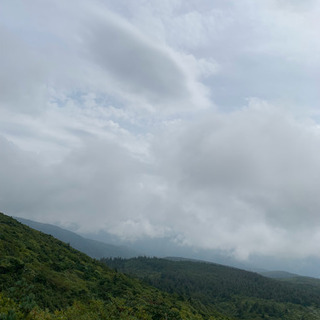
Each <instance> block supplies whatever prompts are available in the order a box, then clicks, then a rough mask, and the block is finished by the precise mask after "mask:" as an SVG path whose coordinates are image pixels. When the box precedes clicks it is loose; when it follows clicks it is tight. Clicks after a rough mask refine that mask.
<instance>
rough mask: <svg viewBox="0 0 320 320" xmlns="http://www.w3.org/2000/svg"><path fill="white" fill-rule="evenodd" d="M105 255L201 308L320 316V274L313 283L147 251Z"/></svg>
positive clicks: (247, 314)
mask: <svg viewBox="0 0 320 320" xmlns="http://www.w3.org/2000/svg"><path fill="white" fill-rule="evenodd" d="M103 261H104V262H105V263H106V264H107V265H109V266H110V267H112V268H115V269H117V270H118V271H121V272H125V273H126V274H131V275H135V276H137V277H139V278H141V279H143V280H144V281H145V282H146V283H148V284H151V285H153V286H155V287H157V288H159V289H161V290H165V291H167V292H170V293H178V294H179V295H181V296H183V297H184V299H188V301H190V302H191V304H192V305H193V306H194V307H196V308H198V309H199V310H207V311H208V310H209V311H210V310H212V309H214V310H219V311H220V312H221V313H223V314H225V315H227V316H230V317H232V318H236V319H274V320H275V319H287V320H289V319H292V320H295V319H304V320H307V319H320V286H319V282H318V281H316V280H317V279H314V282H313V283H314V284H313V285H311V284H310V282H309V283H295V282H292V281H279V280H275V279H269V278H266V277H263V276H261V275H259V274H257V273H252V272H248V271H243V270H240V269H236V268H231V267H226V266H222V265H218V264H213V263H205V262H196V261H173V260H167V259H157V258H143V257H141V258H133V259H129V260H125V259H104V260H103ZM309 281H312V280H311V279H309Z"/></svg>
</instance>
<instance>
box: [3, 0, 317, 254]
mask: <svg viewBox="0 0 320 320" xmlns="http://www.w3.org/2000/svg"><path fill="white" fill-rule="evenodd" d="M0 3H1V8H2V9H1V13H0V40H1V43H3V44H4V46H3V50H1V52H0V69H1V71H2V72H1V73H0V181H1V184H0V210H1V211H3V212H6V213H8V214H11V215H16V216H23V217H26V218H31V219H35V220H40V221H43V222H51V223H58V224H61V225H64V226H69V227H72V228H74V229H78V230H80V231H86V232H98V231H99V230H102V231H106V232H108V233H111V234H114V235H116V236H119V237H121V238H123V239H129V240H136V239H140V240H143V239H150V238H154V239H156V238H162V237H165V238H166V239H171V241H173V242H175V244H176V245H180V246H190V247H193V248H199V249H210V250H211V249H212V250H219V252H227V253H228V254H232V255H233V256H235V257H237V258H238V259H242V260H243V259H247V258H248V257H250V256H251V255H265V256H278V257H287V258H288V259H289V258H292V257H293V258H305V257H312V256H317V257H318V256H319V251H318V248H317V244H318V243H319V240H320V239H319V238H320V214H319V212H320V200H319V196H318V194H317V192H318V190H319V189H320V129H319V101H320V97H319V91H318V83H319V81H318V80H319V75H318V73H317V72H315V70H318V69H319V67H320V61H319V54H318V53H319V52H318V51H319V46H318V45H317V43H316V41H315V39H316V37H317V30H318V29H319V28H318V27H320V26H319V21H318V20H319V19H318V14H319V8H320V6H319V4H318V2H316V1H305V2H304V3H303V4H302V3H300V2H297V1H267V0H266V1H264V0H262V1H259V2H257V1H253V0H246V1H243V2H242V3H241V4H239V3H238V2H237V1H233V0H230V1H213V2H212V1H202V2H201V3H199V2H197V1H193V0H190V1H180V0H175V1H164V0H161V1H160V0H159V1H158V0H156V1H142V0H141V1H140V0H138V1H135V2H134V4H133V2H132V3H131V2H128V1H124V0H117V1H112V0H105V1H102V0H101V1H98V0H97V1H91V2H90V1H85V0H83V1H68V2H67V3H66V2H64V1H46V2H41V1H37V0H32V1H30V2H29V3H28V5H26V4H23V3H22V2H18V1H13V2H7V1H1V0H0ZM48 12H50V14H48ZM40 25H41V27H40Z"/></svg>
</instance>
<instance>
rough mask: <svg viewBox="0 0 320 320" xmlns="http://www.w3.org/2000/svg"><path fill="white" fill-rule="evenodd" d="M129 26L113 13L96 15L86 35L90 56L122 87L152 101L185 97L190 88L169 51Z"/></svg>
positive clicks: (174, 101) (174, 99) (179, 100)
mask: <svg viewBox="0 0 320 320" xmlns="http://www.w3.org/2000/svg"><path fill="white" fill-rule="evenodd" d="M132 28H133V27H132V26H130V25H129V24H127V23H124V22H121V21H119V20H116V19H115V17H113V16H112V15H105V16H98V17H97V18H96V20H95V21H94V25H92V26H91V30H90V34H89V35H88V37H87V38H85V41H86V42H87V43H88V48H89V51H90V53H89V54H91V55H92V58H91V60H92V59H93V60H95V61H97V63H98V64H99V65H100V66H101V67H102V68H103V69H104V70H105V71H106V73H107V74H110V75H111V76H112V77H114V78H115V79H116V81H118V82H119V83H120V84H121V87H123V89H124V90H127V91H129V93H134V94H139V95H141V96H143V97H144V98H147V99H148V100H149V101H150V102H151V103H156V104H159V103H160V105H161V104H168V103H169V102H170V104H171V105H172V104H175V103H177V102H178V103H181V101H188V100H189V99H190V92H189V89H188V87H187V83H186V74H185V73H184V71H183V70H182V68H181V67H180V66H179V65H178V64H177V62H176V61H175V60H174V59H173V57H171V56H170V53H169V52H168V51H167V52H166V51H165V50H164V49H161V48H160V47H158V46H156V45H155V44H153V43H152V42H151V41H149V40H147V38H145V37H143V36H142V35H141V34H139V33H138V32H137V31H135V30H133V29H132Z"/></svg>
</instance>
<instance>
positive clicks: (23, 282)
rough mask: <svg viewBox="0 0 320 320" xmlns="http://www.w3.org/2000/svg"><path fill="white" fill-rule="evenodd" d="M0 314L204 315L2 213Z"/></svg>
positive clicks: (26, 316) (73, 316)
mask: <svg viewBox="0 0 320 320" xmlns="http://www.w3.org/2000/svg"><path fill="white" fill-rule="evenodd" d="M206 318H208V317H206ZM0 319H7V320H14V319H48V320H49V319H70V320H72V319H77V320H79V319H80V320H81V319H129V320H130V319H150V320H151V319H153V320H157V319H159V320H162V319H163V320H165V319H190V320H193V319H194V320H201V319H203V317H202V315H201V314H200V313H199V312H198V311H197V310H196V308H194V307H192V306H191V305H190V304H188V303H187V302H186V301H183V299H178V297H177V296H173V295H170V294H167V293H163V292H161V291H159V290H158V289H155V288H153V287H151V286H149V285H146V284H143V283H142V282H141V281H138V280H137V279H133V278H130V277H128V276H126V275H124V274H121V273H119V272H116V271H114V270H110V269H109V268H108V267H107V266H106V265H105V264H102V263H101V262H99V261H97V260H93V259H91V258H89V257H88V256H86V255H85V254H83V253H80V252H79V251H76V250H75V249H73V248H71V247H70V246H69V245H67V244H65V243H63V242H61V241H59V240H57V239H55V238H53V237H52V236H49V235H45V234H43V233H41V232H39V231H36V230H33V229H31V228H29V227H27V226H25V225H23V224H21V223H19V222H17V221H16V220H14V219H12V218H10V217H8V216H5V215H4V214H1V213H0ZM211 319H216V318H213V317H212V318H211ZM221 319H225V318H221Z"/></svg>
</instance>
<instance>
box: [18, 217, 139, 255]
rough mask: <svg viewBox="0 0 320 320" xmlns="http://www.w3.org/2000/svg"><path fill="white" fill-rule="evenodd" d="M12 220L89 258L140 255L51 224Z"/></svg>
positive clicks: (22, 219) (19, 219) (122, 247)
mask: <svg viewBox="0 0 320 320" xmlns="http://www.w3.org/2000/svg"><path fill="white" fill-rule="evenodd" d="M14 218H15V219H16V220H18V221H19V222H21V223H23V224H25V225H27V226H29V227H31V228H33V229H36V230H38V231H41V232H43V233H46V234H49V235H52V236H54V237H55V238H57V239H59V240H61V241H63V242H65V243H68V244H69V245H70V246H71V247H73V248H74V249H77V250H79V251H81V252H83V253H85V254H87V255H88V256H90V257H91V258H95V259H101V258H108V257H109V258H118V257H119V258H133V257H137V256H139V255H142V254H141V253H139V252H138V251H135V250H133V249H131V248H128V247H125V246H117V245H113V244H108V243H105V242H101V241H97V240H92V239H87V238H84V237H82V236H80V235H78V234H76V233H74V232H72V231H69V230H66V229H63V228H60V227H57V226H55V225H52V224H46V223H40V222H36V221H32V220H29V219H24V218H19V217H14Z"/></svg>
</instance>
